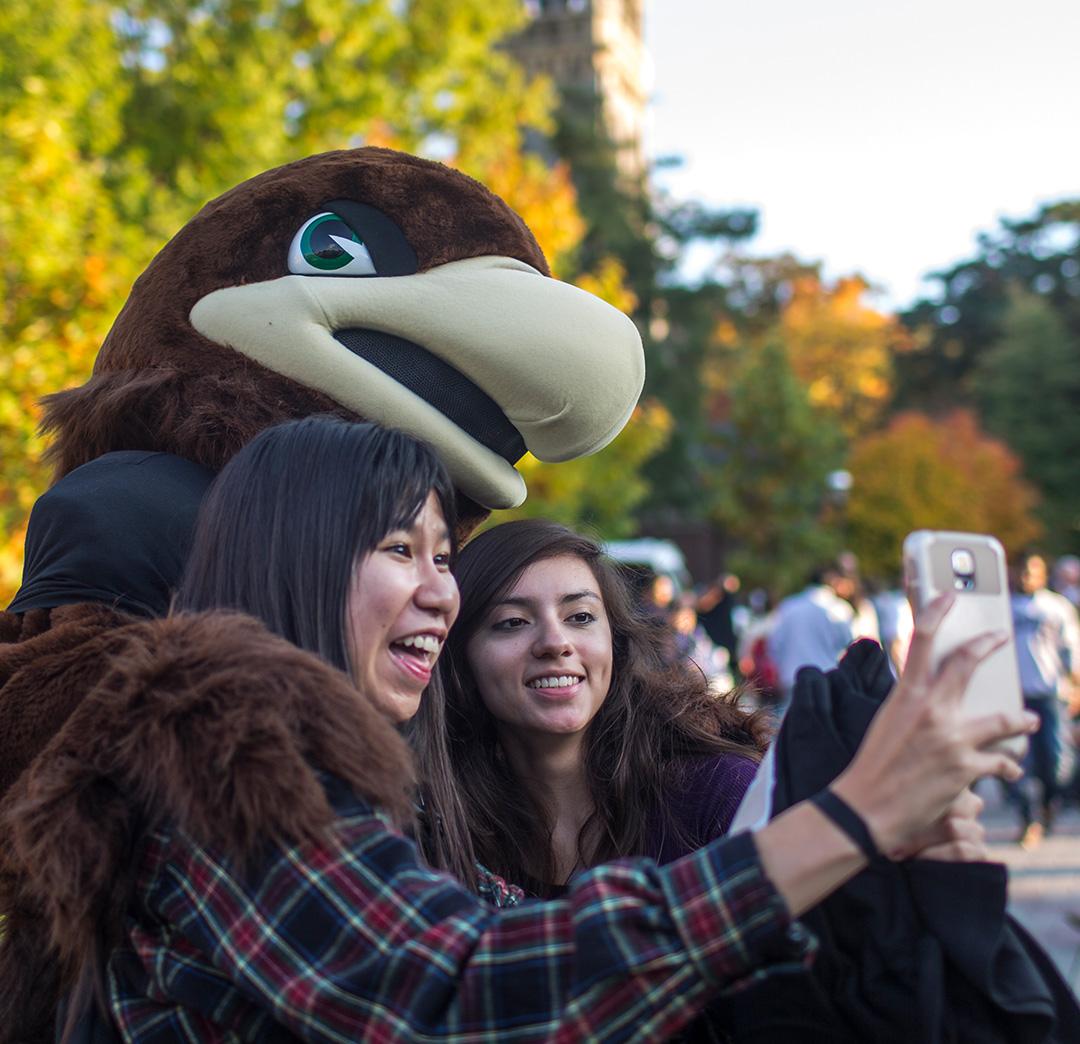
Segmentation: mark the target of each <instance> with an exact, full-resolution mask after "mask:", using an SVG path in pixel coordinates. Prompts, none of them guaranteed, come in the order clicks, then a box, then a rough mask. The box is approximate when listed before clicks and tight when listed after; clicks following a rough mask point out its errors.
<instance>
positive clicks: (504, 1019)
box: [107, 783, 814, 1044]
mask: <svg viewBox="0 0 1080 1044" xmlns="http://www.w3.org/2000/svg"><path fill="white" fill-rule="evenodd" d="M328 791H329V793H330V797H331V800H332V801H333V803H334V807H335V810H336V811H337V813H338V817H339V818H338V820H337V822H336V824H335V828H334V830H333V831H332V832H331V834H330V835H329V836H328V837H327V838H326V839H325V841H323V842H320V843H318V844H313V843H307V844H304V845H302V846H297V847H293V848H283V847H277V846H270V845H268V846H267V849H266V851H265V853H264V856H263V858H262V859H261V860H260V861H259V865H258V866H254V867H248V868H240V867H238V866H235V865H232V864H230V863H229V862H228V861H227V860H225V858H224V857H223V856H222V855H221V853H218V852H214V851H212V850H210V849H208V848H206V847H203V846H200V845H199V844H197V843H196V842H195V841H194V840H193V839H192V838H191V837H189V836H187V835H186V834H185V833H183V832H182V831H180V830H177V829H165V830H159V831H156V832H154V833H153V834H151V835H149V836H148V837H147V838H146V839H145V842H144V844H143V845H142V846H141V849H140V855H139V858H138V865H137V879H136V885H135V901H134V903H133V905H132V907H131V909H130V910H129V914H128V918H127V921H126V934H127V938H128V945H126V946H125V947H123V948H122V949H120V950H117V951H115V952H114V953H113V954H112V956H111V959H110V961H109V963H108V967H107V985H108V994H109V1001H110V1005H111V1010H112V1015H113V1018H114V1019H115V1020H116V1022H117V1024H118V1025H119V1027H120V1028H121V1030H122V1033H123V1035H124V1037H125V1039H126V1040H131V1041H139V1042H140V1044H154V1042H165V1041H169V1042H175V1041H191V1042H199V1044H215V1042H219V1041H239V1040H244V1041H279V1040H295V1039H297V1038H299V1039H301V1040H305V1041H325V1042H346V1041H349V1042H351V1041H356V1040H361V1039H362V1040H365V1041H375V1042H382V1041H427V1040H440V1041H444V1040H451V1041H499V1042H505V1041H538V1040H544V1041H565V1042H570V1041H575V1042H576V1041H583V1040H590V1041H594V1040H606V1041H619V1040H643V1039H663V1038H665V1037H667V1036H669V1035H671V1034H672V1033H674V1032H676V1031H677V1030H678V1029H679V1028H680V1027H681V1026H683V1025H685V1024H686V1023H687V1022H688V1021H689V1020H690V1019H691V1018H692V1017H693V1016H694V1015H695V1014H697V1013H698V1012H699V1011H700V1010H701V1009H702V1008H703V1007H704V1006H705V1005H706V1003H708V1002H709V1001H710V1000H712V999H714V998H716V997H717V996H719V995H720V994H722V993H723V992H724V991H726V990H733V989H738V988H739V987H740V986H745V985H747V984H748V983H750V982H751V981H754V980H755V979H757V978H760V977H762V976H766V975H769V974H771V973H773V972H776V971H780V970H787V969H790V968H791V967H792V965H794V964H801V963H805V962H807V961H809V959H810V956H811V954H812V952H813V949H814V946H813V943H812V940H811V939H810V938H809V937H808V935H807V933H806V932H805V931H803V930H802V929H801V927H800V926H799V925H798V924H797V923H792V922H791V921H790V918H789V915H788V912H787V909H786V906H785V905H784V903H783V901H782V899H781V898H780V897H779V896H778V894H777V893H776V892H775V890H774V889H773V887H772V886H771V884H770V883H769V881H768V880H767V879H766V878H765V877H764V875H763V873H762V871H761V867H760V864H759V861H758V858H757V853H756V849H755V847H754V843H753V840H752V839H751V838H750V836H749V835H738V836H735V837H732V838H729V839H726V840H724V841H720V842H716V843H714V844H712V845H710V846H709V847H707V848H705V849H702V850H701V851H700V852H697V853H694V854H693V855H690V856H687V857H686V858H684V859H682V860H679V861H678V862H675V863H672V864H670V865H668V866H666V867H663V868H658V867H657V866H656V865H655V864H653V863H650V862H648V861H645V860H634V861H629V860H628V861H624V862H621V863H616V864H611V865H608V866H603V867H598V868H596V869H594V870H592V871H589V872H588V873H585V874H582V875H581V876H580V877H579V878H576V879H575V881H574V883H573V885H572V887H571V889H570V893H569V896H568V897H567V898H566V899H563V900H559V901H555V902H548V903H537V902H525V903H522V904H521V905H519V906H516V907H513V908H511V909H507V910H495V909H493V908H492V907H491V906H489V905H487V904H485V903H484V902H482V901H481V900H479V899H478V898H477V897H476V896H475V895H473V894H471V893H470V892H468V891H467V890H466V889H464V888H462V887H461V886H460V885H458V884H457V883H455V882H454V881H453V880H452V879H450V878H448V877H446V876H445V875H442V874H438V873H435V872H433V871H431V870H429V869H427V868H425V867H424V866H423V865H422V863H421V861H420V859H419V857H418V855H417V853H416V849H415V847H414V846H413V844H412V843H411V842H410V841H408V840H407V839H405V838H403V837H401V836H400V835H399V834H396V833H394V832H393V831H391V830H390V829H389V828H388V827H387V825H386V824H385V823H384V822H383V820H382V819H381V818H380V817H379V816H378V815H376V814H374V813H373V812H372V810H371V808H370V807H369V806H367V805H366V804H364V803H363V802H362V801H361V800H359V799H358V798H357V797H356V796H355V795H353V794H352V793H351V792H349V791H348V790H347V788H345V787H343V786H341V785H339V784H336V783H331V784H330V785H329V787H328Z"/></svg>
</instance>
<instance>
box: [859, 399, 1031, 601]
mask: <svg viewBox="0 0 1080 1044" xmlns="http://www.w3.org/2000/svg"><path fill="white" fill-rule="evenodd" d="M848 469H849V470H850V472H851V475H852V489H851V497H850V501H849V503H848V508H847V520H848V534H849V536H850V544H851V547H852V548H853V549H854V551H855V552H856V553H857V555H858V557H859V561H860V563H861V564H862V568H863V571H864V572H865V574H866V575H867V576H873V577H878V578H881V579H884V580H891V579H894V578H895V576H896V575H897V573H898V572H899V569H900V548H901V545H902V544H903V541H904V537H905V536H906V535H907V534H908V533H909V532H911V531H912V530H914V529H952V530H961V531H973V532H978V533H992V534H994V535H995V536H996V537H998V539H999V540H1001V542H1002V543H1003V544H1004V545H1005V547H1006V549H1009V550H1016V549H1019V548H1021V547H1023V545H1024V544H1026V543H1028V542H1029V541H1031V540H1033V539H1035V538H1036V537H1038V536H1039V534H1040V526H1039V523H1038V521H1037V520H1036V518H1035V514H1034V509H1035V505H1036V502H1037V497H1036V494H1035V491H1034V489H1033V488H1032V487H1031V485H1030V484H1029V483H1028V482H1026V481H1025V480H1024V478H1023V476H1022V474H1021V467H1020V461H1019V459H1018V458H1017V456H1016V455H1015V454H1014V453H1013V452H1012V451H1011V450H1010V449H1009V448H1008V447H1007V446H1006V445H1005V444H1004V443H1002V442H999V441H998V440H996V439H993V438H991V437H990V436H988V435H986V434H984V433H983V432H982V431H981V430H980V428H979V426H978V424H977V422H976V420H975V417H974V415H973V414H972V413H971V412H970V411H967V410H958V411H956V412H954V413H952V414H951V415H949V416H947V417H945V418H944V419H942V420H934V419H932V418H930V417H928V416H925V415H924V414H919V413H905V414H901V415H899V416H897V417H895V418H894V419H893V420H892V421H891V422H890V424H889V426H888V427H887V428H886V429H885V430H884V431H881V432H878V433H876V434H873V435H868V436H866V437H864V438H863V439H861V440H860V441H859V442H858V443H857V444H856V445H855V446H854V447H853V449H852V451H851V455H850V458H849V462H848Z"/></svg>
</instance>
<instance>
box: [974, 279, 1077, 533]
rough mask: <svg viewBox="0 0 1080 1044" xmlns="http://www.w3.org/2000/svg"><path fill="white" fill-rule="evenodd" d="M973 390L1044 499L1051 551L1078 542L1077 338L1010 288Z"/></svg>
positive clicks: (1045, 304)
mask: <svg viewBox="0 0 1080 1044" xmlns="http://www.w3.org/2000/svg"><path fill="white" fill-rule="evenodd" d="M973 387H974V392H975V397H976V401H977V402H978V405H979V411H980V413H981V415H982V418H983V422H984V424H985V425H986V427H987V429H988V430H989V431H991V432H992V433H994V434H995V435H997V436H999V437H1000V438H1002V439H1005V440H1007V441H1008V443H1009V444H1010V446H1011V447H1012V448H1013V449H1014V450H1015V451H1016V452H1017V453H1018V454H1019V456H1020V458H1021V459H1022V461H1023V463H1024V472H1025V474H1026V475H1027V477H1028V478H1029V479H1030V480H1031V481H1033V482H1034V483H1036V485H1038V487H1039V489H1040V490H1041V492H1042V495H1043V504H1042V509H1041V512H1040V515H1041V517H1042V520H1043V523H1044V524H1045V526H1046V540H1047V545H1048V547H1049V549H1050V550H1052V551H1054V552H1058V553H1061V552H1065V551H1068V550H1070V549H1073V548H1075V547H1077V546H1078V545H1080V481H1078V480H1077V476H1078V471H1077V461H1080V334H1076V333H1073V332H1071V331H1070V330H1069V328H1068V326H1067V325H1066V323H1065V321H1064V318H1063V317H1062V315H1061V313H1060V312H1059V311H1058V310H1056V309H1055V308H1054V307H1053V306H1052V304H1051V303H1050V302H1049V301H1048V300H1046V299H1045V298H1043V297H1039V296H1036V295H1034V294H1032V293H1029V292H1025V291H1020V290H1017V291H1014V292H1013V293H1012V295H1011V296H1010V300H1009V303H1008V308H1007V310H1006V312H1005V316H1004V319H1003V321H1002V336H1001V339H1000V340H999V341H998V342H997V343H996V344H994V345H992V346H991V347H990V348H989V349H988V350H987V351H986V352H985V353H984V354H983V356H982V358H981V359H980V360H979V363H978V365H977V366H976V369H975V373H974V381H973Z"/></svg>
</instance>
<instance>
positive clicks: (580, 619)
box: [570, 609, 596, 624]
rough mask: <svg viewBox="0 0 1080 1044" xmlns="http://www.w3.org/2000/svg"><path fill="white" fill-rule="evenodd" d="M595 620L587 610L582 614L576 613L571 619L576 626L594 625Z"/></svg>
mask: <svg viewBox="0 0 1080 1044" xmlns="http://www.w3.org/2000/svg"><path fill="white" fill-rule="evenodd" d="M595 619H596V617H595V616H593V614H592V613H590V612H589V611H588V610H587V609H582V611H581V612H580V613H574V614H573V615H572V616H571V617H570V622H571V623H576V624H587V623H592V622H593V620H595Z"/></svg>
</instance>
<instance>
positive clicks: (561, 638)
mask: <svg viewBox="0 0 1080 1044" xmlns="http://www.w3.org/2000/svg"><path fill="white" fill-rule="evenodd" d="M569 652H570V640H569V638H568V637H567V634H566V631H565V629H564V628H563V627H562V625H561V623H554V622H552V623H547V624H542V625H541V626H540V627H539V628H537V631H536V640H535V641H534V642H533V655H534V656H538V657H548V656H565V655H567V654H568V653H569Z"/></svg>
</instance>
